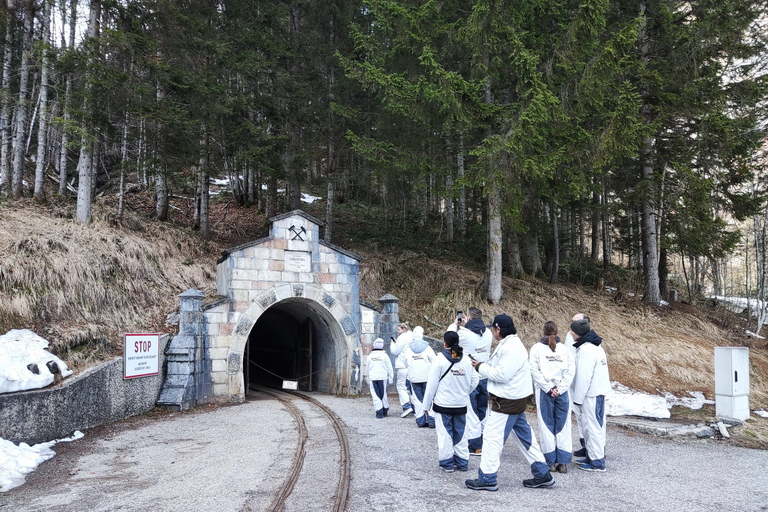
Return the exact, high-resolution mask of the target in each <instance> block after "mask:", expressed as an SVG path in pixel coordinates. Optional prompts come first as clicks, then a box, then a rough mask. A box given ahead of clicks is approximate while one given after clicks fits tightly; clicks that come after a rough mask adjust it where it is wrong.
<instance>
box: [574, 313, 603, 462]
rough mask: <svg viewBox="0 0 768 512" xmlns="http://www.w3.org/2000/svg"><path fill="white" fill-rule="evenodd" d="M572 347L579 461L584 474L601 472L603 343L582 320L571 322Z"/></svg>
mask: <svg viewBox="0 0 768 512" xmlns="http://www.w3.org/2000/svg"><path fill="white" fill-rule="evenodd" d="M571 332H572V333H573V339H574V344H573V346H574V347H575V348H576V377H575V379H574V384H573V406H574V408H578V409H579V410H580V413H581V414H580V417H581V421H582V431H583V433H584V447H585V448H586V451H587V457H586V459H584V460H583V461H579V462H580V465H579V468H580V469H583V470H586V471H601V472H602V471H605V437H606V435H605V434H606V425H605V396H606V395H607V394H608V393H610V392H611V380H610V378H609V376H608V361H607V358H606V356H605V350H603V347H601V346H600V345H601V344H602V342H603V340H602V338H600V336H598V335H597V333H595V331H593V330H592V329H591V327H590V326H589V321H588V320H586V319H582V320H577V321H575V322H572V323H571Z"/></svg>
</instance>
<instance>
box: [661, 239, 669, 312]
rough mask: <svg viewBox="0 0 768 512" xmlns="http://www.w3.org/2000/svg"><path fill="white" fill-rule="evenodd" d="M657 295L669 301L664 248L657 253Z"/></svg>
mask: <svg viewBox="0 0 768 512" xmlns="http://www.w3.org/2000/svg"><path fill="white" fill-rule="evenodd" d="M659 293H660V294H661V297H662V298H663V299H664V300H669V267H668V261H667V250H666V249H664V248H662V249H661V250H660V251H659Z"/></svg>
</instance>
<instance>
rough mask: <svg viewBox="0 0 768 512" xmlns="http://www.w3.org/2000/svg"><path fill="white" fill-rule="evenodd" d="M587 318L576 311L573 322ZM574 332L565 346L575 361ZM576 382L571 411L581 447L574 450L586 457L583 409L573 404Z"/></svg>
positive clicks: (578, 455)
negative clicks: (582, 420) (582, 424)
mask: <svg viewBox="0 0 768 512" xmlns="http://www.w3.org/2000/svg"><path fill="white" fill-rule="evenodd" d="M584 318H586V319H587V322H589V317H588V316H587V315H585V314H584V313H576V314H575V315H573V318H571V322H575V321H576V320H582V319H584ZM573 343H574V341H573V333H572V332H571V331H568V334H566V335H565V346H566V347H568V348H569V349H571V355H572V356H573V360H574V362H575V361H576V349H575V348H573ZM574 384H575V381H572V382H571V389H570V393H569V394H568V395H569V397H570V399H571V411H572V412H573V417H574V419H575V420H576V430H577V431H578V433H579V444H580V445H581V447H580V448H579V449H578V450H576V451H575V452H573V456H574V457H586V456H587V449H586V448H585V447H584V432H582V429H581V418H580V417H579V415H580V414H581V410H579V409H578V408H577V407H574V406H573V385H574Z"/></svg>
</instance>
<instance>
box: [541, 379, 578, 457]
mask: <svg viewBox="0 0 768 512" xmlns="http://www.w3.org/2000/svg"><path fill="white" fill-rule="evenodd" d="M536 416H537V417H538V419H539V437H540V438H541V451H542V452H543V453H544V459H546V461H547V464H548V465H550V466H552V465H554V464H569V463H570V462H571V457H572V451H571V446H572V444H573V440H572V439H571V400H570V396H569V393H567V392H566V394H565V395H560V396H558V397H557V398H552V396H551V395H548V394H547V393H545V392H544V391H543V390H541V389H539V388H536Z"/></svg>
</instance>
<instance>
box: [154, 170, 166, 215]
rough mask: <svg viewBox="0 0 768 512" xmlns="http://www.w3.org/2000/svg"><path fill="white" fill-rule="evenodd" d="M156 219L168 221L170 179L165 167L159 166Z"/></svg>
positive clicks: (156, 180) (156, 187) (157, 172)
mask: <svg viewBox="0 0 768 512" xmlns="http://www.w3.org/2000/svg"><path fill="white" fill-rule="evenodd" d="M155 217H156V218H157V220H161V221H166V220H168V178H167V177H166V175H165V168H164V167H163V166H158V168H157V171H156V173H155Z"/></svg>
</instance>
